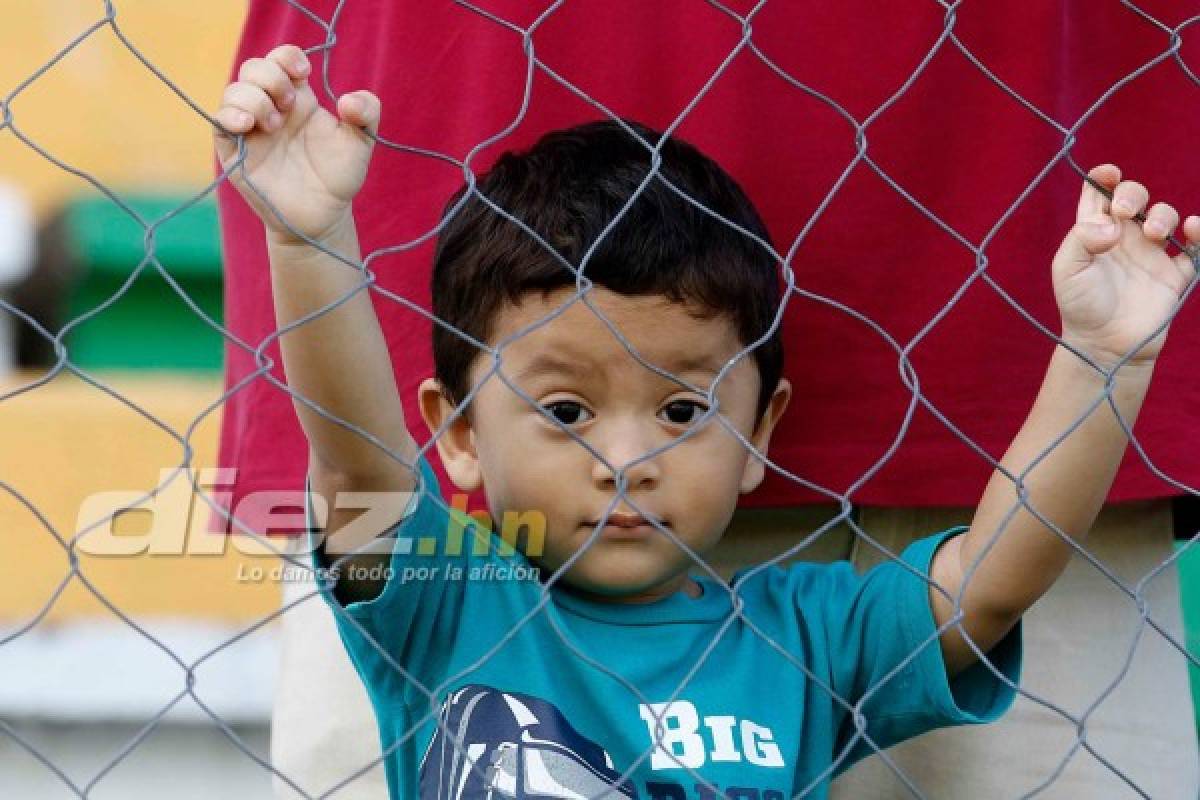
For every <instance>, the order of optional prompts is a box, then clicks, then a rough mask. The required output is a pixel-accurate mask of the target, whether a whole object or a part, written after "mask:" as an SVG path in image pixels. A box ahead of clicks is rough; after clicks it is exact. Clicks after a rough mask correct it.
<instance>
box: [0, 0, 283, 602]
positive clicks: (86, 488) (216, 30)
mask: <svg viewBox="0 0 1200 800" xmlns="http://www.w3.org/2000/svg"><path fill="white" fill-rule="evenodd" d="M245 3H246V0H206V2H194V1H193V0H114V5H115V7H116V9H117V18H116V19H117V23H118V25H119V26H120V28H121V30H122V31H123V33H124V34H125V35H126V37H127V38H128V39H129V40H130V41H131V42H132V43H133V44H134V45H135V46H137V47H138V48H139V49H140V50H141V51H142V52H143V53H144V55H145V56H146V57H147V58H148V59H149V60H150V61H151V62H152V63H154V64H155V65H156V66H157V67H159V68H160V69H161V70H162V71H163V72H164V73H165V74H166V75H168V76H169V77H170V78H171V79H172V80H173V81H174V82H175V83H176V84H177V85H178V86H179V88H180V89H182V90H183V91H184V92H185V93H186V94H187V95H189V96H190V97H191V98H192V99H193V100H194V101H195V102H196V103H197V104H198V105H200V106H201V107H202V108H204V109H206V110H208V111H210V112H211V111H212V110H213V109H214V108H215V106H216V103H217V101H218V100H219V98H220V94H221V90H222V87H223V86H224V83H225V80H226V76H227V74H228V70H229V65H230V63H231V60H232V57H233V52H234V48H235V46H236V43H237V35H238V30H239V26H240V24H241V19H242V16H243V14H244V12H245ZM103 14H104V4H103V2H101V0H32V1H31V0H0V97H3V96H7V95H8V94H9V93H11V92H12V91H14V90H15V89H16V88H17V86H18V85H19V84H20V83H21V82H22V81H23V80H24V79H26V78H27V77H29V76H30V75H32V74H33V73H34V72H35V71H36V70H37V69H38V68H39V67H40V66H41V65H43V64H44V63H46V62H47V61H48V60H50V59H51V58H52V57H53V56H54V54H55V53H56V52H57V51H58V50H60V49H61V48H63V47H64V46H66V45H67V44H68V43H69V42H70V41H71V39H72V38H74V37H75V36H76V35H78V34H80V33H82V32H83V31H85V30H86V29H87V28H88V26H89V25H91V24H93V23H95V22H98V21H100V20H101V19H102V18H103ZM12 111H13V120H14V124H15V125H16V127H17V128H19V129H20V130H21V131H22V132H23V133H24V134H26V135H27V136H29V137H30V138H31V139H33V140H34V141H36V142H37V143H38V144H39V145H41V146H42V147H44V148H46V149H47V150H49V151H50V152H51V153H53V154H54V155H56V156H57V157H58V158H60V159H62V160H64V161H66V162H68V163H69V164H70V165H72V166H73V167H75V168H77V169H80V170H84V171H86V172H88V173H90V174H92V175H94V176H95V177H96V178H98V179H99V180H101V181H102V182H103V183H105V184H106V185H108V186H109V187H111V188H113V189H115V190H117V191H118V192H123V191H124V192H128V191H144V190H151V191H168V192H181V191H189V190H196V189H199V188H200V187H202V186H204V185H205V184H206V183H207V182H208V181H209V180H210V179H211V174H212V155H211V153H212V137H211V129H210V128H209V126H208V124H207V123H206V122H205V121H204V119H203V118H202V117H200V116H199V115H197V114H196V112H194V111H193V110H192V109H190V108H189V107H188V106H187V105H186V104H185V103H184V102H183V101H182V100H180V99H179V98H178V97H177V96H175V95H174V94H173V93H172V92H171V91H170V90H169V89H168V88H167V87H166V86H164V85H163V84H162V83H161V82H160V81H159V80H158V79H157V78H156V77H155V76H154V75H153V74H151V73H150V72H149V71H148V70H147V69H146V67H145V66H143V65H142V64H141V63H140V62H139V61H138V60H137V59H136V58H135V57H134V56H133V55H132V54H131V53H130V52H129V51H128V50H126V49H125V48H124V46H123V45H122V44H121V43H120V41H119V40H118V38H117V36H116V35H115V34H114V32H113V31H112V29H111V28H108V27H104V28H101V29H99V30H97V31H96V32H95V33H93V34H92V35H91V36H90V37H89V38H88V39H87V40H86V41H84V42H83V43H82V44H80V45H79V46H78V47H77V48H76V49H75V50H73V51H72V52H71V53H70V54H68V55H67V56H66V57H65V58H64V59H63V60H62V61H61V62H59V63H58V64H57V65H55V66H54V67H53V68H51V70H50V71H49V72H47V73H46V74H45V75H43V76H42V77H40V78H39V79H37V81H36V82H34V83H33V84H31V85H30V86H29V87H27V88H26V89H24V90H22V91H21V92H20V93H19V94H18V96H17V97H16V98H15V99H14V100H13V101H12ZM0 180H6V181H10V182H15V183H16V184H17V185H18V186H20V187H21V188H22V189H24V190H25V192H26V193H27V194H28V195H29V196H30V197H31V199H32V201H33V202H34V205H35V208H36V209H37V211H38V212H39V214H42V213H45V212H46V211H47V210H49V209H52V208H53V207H54V206H55V205H57V204H58V203H61V202H62V201H63V199H64V198H66V197H68V196H70V195H72V194H74V193H77V192H90V191H92V190H91V188H90V187H89V186H88V185H87V183H86V182H84V181H83V180H82V179H80V178H78V177H76V176H73V175H71V174H69V173H67V172H64V171H63V170H61V169H59V168H58V167H55V166H54V165H52V164H50V163H49V162H47V161H45V160H44V159H43V158H42V157H41V156H39V155H38V154H36V153H35V152H34V151H33V150H31V149H30V148H28V147H27V146H26V145H24V144H23V143H22V142H20V141H19V140H18V139H17V138H16V136H15V135H14V134H13V132H12V131H11V130H0ZM106 377H107V378H108V379H109V380H112V381H113V382H114V384H115V385H116V386H117V387H118V388H120V389H121V390H122V391H123V392H125V393H127V394H129V396H131V397H133V398H136V399H137V400H138V402H139V403H141V404H143V405H145V406H146V407H147V408H149V409H151V410H153V411H154V412H155V413H156V414H159V415H161V416H162V418H163V419H164V421H166V422H168V423H169V424H170V425H171V426H172V427H174V428H175V429H176V430H180V431H182V430H183V429H184V428H185V427H186V426H187V424H188V423H189V422H190V421H191V420H192V419H194V418H195V416H196V415H197V414H198V413H200V411H201V410H202V409H203V408H204V406H205V405H206V404H208V403H209V402H211V401H212V400H213V399H215V398H216V397H217V395H218V394H219V393H220V381H219V379H217V378H209V379H206V380H205V379H199V380H197V379H188V378H185V377H178V376H173V375H157V376H153V375H150V376H145V375H144V376H140V377H135V376H125V377H122V376H106ZM29 378H30V376H28V375H26V376H19V377H16V378H13V379H11V380H9V381H7V382H6V381H4V380H2V379H0V391H5V390H8V389H11V388H13V386H15V385H19V384H20V383H21V382H23V381H27V380H29ZM217 425H218V416H217V414H214V415H213V416H211V417H210V418H209V419H208V420H207V421H206V422H205V423H204V424H203V425H201V426H200V427H199V429H198V430H197V432H196V433H195V435H194V437H193V442H194V445H195V449H196V456H195V461H194V465H195V466H196V467H204V466H211V465H212V464H213V463H214V461H215V455H216V441H217ZM181 459H182V454H181V449H180V447H179V446H178V444H177V443H175V442H173V441H172V440H171V439H170V438H169V437H168V436H166V435H165V434H163V433H161V432H159V431H156V430H155V429H154V428H153V427H152V426H151V425H149V424H148V423H146V422H145V421H144V420H142V419H140V418H139V417H137V416H136V415H135V414H134V413H133V412H131V411H129V410H128V409H125V408H123V407H121V406H120V405H119V404H118V403H117V402H116V401H114V400H112V399H110V398H107V397H105V396H104V395H102V394H101V393H100V392H98V391H96V390H95V389H92V388H90V387H87V386H86V385H84V384H82V383H81V382H79V381H78V380H76V379H73V378H69V377H68V378H62V379H59V380H56V381H55V382H54V383H52V384H50V385H48V386H43V387H39V388H37V389H35V390H34V391H32V392H30V393H27V394H23V395H20V396H17V397H14V398H9V399H6V400H4V401H0V481H3V482H4V483H5V484H7V485H9V486H11V487H13V488H15V489H16V490H17V491H19V492H20V493H21V494H23V495H24V496H26V497H27V498H28V499H29V500H30V501H32V502H33V503H34V504H35V505H36V507H37V508H38V509H39V510H40V511H42V512H43V513H45V514H46V515H47V516H48V517H49V520H50V523H51V524H52V525H53V526H54V527H55V528H56V529H57V530H58V531H59V532H60V534H61V535H63V536H64V537H70V536H72V535H74V533H75V525H76V523H77V521H78V520H77V516H78V513H79V508H80V504H81V503H82V502H83V500H84V499H85V498H86V497H88V496H89V495H90V494H91V493H95V492H104V491H113V490H120V489H138V490H142V491H145V490H148V489H150V488H152V487H153V486H155V485H156V484H157V482H158V480H159V474H160V470H161V469H163V468H169V467H173V466H175V465H177V464H179V463H180V461H181ZM200 515H201V516H203V512H200ZM0 538H2V539H3V541H4V543H5V553H4V557H3V558H0V625H3V624H12V623H20V622H26V621H31V620H32V618H33V617H34V615H35V614H37V613H38V612H39V611H40V610H41V609H42V607H43V606H44V605H45V603H46V602H47V601H48V600H49V599H50V597H51V596H52V595H53V593H54V591H55V589H56V587H57V585H58V584H59V582H60V581H61V580H62V579H63V577H64V576H65V575H67V573H68V569H67V560H66V555H65V553H64V551H63V550H62V549H61V548H60V547H59V546H58V545H57V544H55V542H54V540H53V538H52V537H51V536H50V535H49V534H48V533H47V532H46V531H45V530H44V529H43V528H42V526H41V524H40V523H38V521H37V520H36V518H35V517H34V516H33V515H32V514H30V513H29V512H28V511H27V510H26V509H25V508H24V507H23V506H21V504H20V503H19V502H18V501H17V500H16V499H15V498H13V497H12V496H11V495H10V494H8V493H7V492H5V491H0ZM209 538H210V539H216V538H217V537H215V536H211V535H210V536H209ZM248 560H249V562H252V563H255V564H257V565H262V564H263V563H264V561H265V560H264V559H262V558H253V557H247V556H244V555H242V554H241V553H239V552H238V551H237V550H236V549H233V548H230V549H229V550H228V552H227V553H226V554H225V555H223V556H212V555H209V556H186V557H184V556H176V557H170V556H149V555H147V556H139V557H124V558H115V557H98V556H92V555H86V554H85V555H84V556H83V557H82V561H81V568H82V571H83V574H84V575H85V576H87V577H88V578H89V579H90V580H91V581H92V582H93V583H94V585H95V586H96V588H97V589H99V590H100V591H101V592H102V593H103V594H104V596H105V597H106V598H108V599H110V600H111V601H112V602H113V603H114V604H116V605H117V606H118V607H119V608H121V609H122V610H123V611H126V612H128V613H131V614H133V615H135V616H138V617H140V616H143V615H164V614H169V615H180V616H189V617H193V618H195V617H200V618H206V619H225V620H230V621H232V620H239V621H247V620H251V619H255V618H257V617H259V616H261V615H263V614H266V613H269V612H270V611H272V610H274V609H275V608H277V607H278V586H277V585H275V584H271V583H265V582H264V583H247V582H244V581H242V582H239V581H238V580H237V572H238V567H239V565H240V564H243V563H246V562H247V561H248ZM81 616H100V617H107V618H109V619H112V616H111V614H110V612H109V611H107V610H106V609H105V608H104V606H103V605H102V603H100V601H98V600H97V599H96V598H95V597H93V596H92V595H91V594H90V593H89V592H88V591H87V590H86V589H85V588H84V586H83V584H82V583H81V582H80V581H79V580H78V579H73V580H72V581H71V582H70V584H69V586H68V587H67V589H66V590H65V592H64V593H63V594H62V596H61V597H60V598H59V599H58V601H57V602H56V604H55V605H54V607H53V609H52V610H51V611H50V614H49V620H50V621H54V620H59V619H64V618H70V617H75V618H77V617H81Z"/></svg>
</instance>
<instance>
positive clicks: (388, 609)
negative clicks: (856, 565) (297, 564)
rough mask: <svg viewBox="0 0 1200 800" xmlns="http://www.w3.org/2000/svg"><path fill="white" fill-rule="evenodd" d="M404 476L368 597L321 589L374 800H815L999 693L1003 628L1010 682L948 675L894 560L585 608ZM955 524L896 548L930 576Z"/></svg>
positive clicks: (1016, 652)
mask: <svg viewBox="0 0 1200 800" xmlns="http://www.w3.org/2000/svg"><path fill="white" fill-rule="evenodd" d="M420 471H421V475H422V481H421V484H422V486H423V487H425V488H424V490H423V491H422V493H421V495H420V496H419V499H418V501H417V502H416V505H415V508H413V509H411V510H410V512H409V514H408V516H406V518H405V519H404V520H403V522H401V523H400V524H399V525H398V526H397V527H396V528H395V529H394V530H393V531H392V532H390V533H389V534H388V535H389V536H394V537H395V539H394V541H392V542H391V544H390V547H391V550H392V555H391V573H390V575H389V576H388V580H387V583H386V586H385V588H384V590H383V591H382V592H381V593H380V595H379V596H378V597H376V598H375V599H374V600H371V601H369V602H361V603H351V604H349V605H348V606H345V607H344V608H342V607H341V606H340V605H339V604H338V602H337V601H336V600H335V598H334V597H333V595H332V593H331V592H330V591H328V587H327V586H324V587H323V589H322V592H321V593H322V596H324V597H325V599H326V601H327V602H328V603H329V604H330V605H331V607H332V608H333V611H334V618H335V619H336V620H337V627H338V631H339V634H340V635H341V638H342V641H343V642H344V643H345V646H346V648H347V650H348V652H349V655H350V659H351V661H352V662H353V663H354V666H355V667H356V669H357V670H358V673H359V675H360V676H361V677H362V680H363V682H364V683H365V685H366V689H367V694H368V696H369V697H370V700H371V703H372V705H373V706H374V710H375V715H376V718H377V720H378V723H379V729H380V735H381V743H382V745H383V749H384V754H385V759H384V766H385V771H386V775H387V781H388V787H389V789H390V794H391V796H392V797H393V798H421V800H435V799H436V800H442V798H449V799H451V800H471V799H473V798H481V799H482V798H491V800H499V798H502V797H512V798H573V799H575V800H580V799H581V798H591V797H597V796H604V797H611V798H617V799H618V800H619V798H621V797H625V798H640V799H641V800H720V799H721V798H727V800H790V798H793V797H796V796H798V795H799V796H803V797H811V798H824V797H826V793H827V790H828V784H829V781H830V779H831V778H832V777H834V776H835V775H837V774H839V773H840V772H842V771H844V770H845V769H846V768H847V767H849V766H850V765H851V764H853V763H854V762H855V761H857V760H858V759H861V758H863V757H864V756H866V755H869V754H870V753H872V752H874V750H875V749H876V748H885V747H888V746H890V745H893V744H896V743H897V742H900V741H902V740H904V739H908V738H910V737H913V736H916V735H918V734H920V733H923V732H925V731H928V730H930V729H933V728H937V727H942V726H947V725H958V724H967V723H981V722H990V721H992V720H995V719H996V718H998V717H999V716H1000V715H1001V714H1003V713H1004V712H1005V711H1006V710H1007V709H1008V708H1009V706H1010V705H1011V704H1012V702H1013V698H1014V696H1015V691H1014V689H1013V686H1010V685H1009V683H1011V684H1013V685H1016V684H1017V683H1018V682H1019V677H1020V671H1021V625H1020V623H1018V625H1017V626H1016V627H1014V629H1013V630H1012V631H1011V632H1010V633H1009V634H1008V635H1007V636H1006V637H1005V638H1004V639H1003V640H1002V641H1001V642H1000V643H999V644H997V645H996V646H995V647H994V648H993V649H992V650H991V652H990V653H989V654H988V658H989V660H990V661H991V663H992V664H993V665H994V667H995V669H996V670H997V671H998V672H999V673H1000V674H1002V675H1004V677H1005V679H1006V680H1007V683H1006V681H1005V680H1001V679H1000V678H999V677H997V675H996V674H995V673H994V672H993V671H992V670H991V669H989V667H988V666H987V665H985V664H983V663H977V664H975V665H973V666H972V667H970V668H969V669H967V670H965V671H964V672H962V673H960V674H959V675H958V676H957V677H956V678H955V679H954V680H953V681H949V682H948V681H947V679H946V671H945V666H944V664H943V661H942V655H941V650H940V648H939V646H938V641H937V637H936V635H935V630H936V628H935V625H934V620H933V613H932V610H931V608H930V604H929V589H928V584H927V583H926V582H925V581H924V580H923V579H922V578H920V577H918V576H917V575H915V574H913V573H912V572H910V571H908V570H907V569H905V568H904V567H903V566H901V565H900V564H898V563H897V562H894V561H892V562H888V563H884V564H880V565H878V566H876V567H875V568H873V569H871V570H870V571H868V572H867V573H866V574H864V575H858V574H857V573H855V571H854V570H853V568H852V566H851V564H850V563H849V562H846V561H843V562H838V563H834V564H810V563H799V564H795V565H792V566H789V567H787V568H780V567H770V568H766V569H748V570H743V571H742V572H739V573H738V575H737V576H736V577H735V579H734V580H733V581H732V582H731V584H729V585H727V584H724V583H722V582H720V581H717V580H715V579H713V578H711V577H709V576H706V575H697V576H696V580H697V581H698V582H699V584H700V586H701V587H702V589H703V594H702V595H701V596H700V597H698V598H692V597H689V596H687V595H685V594H683V593H676V594H675V595H672V596H670V597H667V598H665V599H663V600H660V601H657V602H652V603H644V604H634V605H631V604H611V603H598V602H594V601H591V600H587V599H584V598H582V597H580V596H579V595H577V594H573V593H571V592H570V590H569V589H564V588H561V587H559V586H552V587H551V588H550V589H546V588H545V586H544V585H543V583H542V582H541V580H539V578H538V574H537V571H536V568H535V567H534V566H533V565H532V564H531V563H530V562H529V561H528V560H526V558H525V557H524V556H523V555H522V554H521V553H520V552H519V551H517V552H511V553H505V552H504V550H505V548H504V547H503V546H502V540H501V539H500V537H498V536H493V535H481V536H479V538H478V543H477V542H476V541H475V534H474V533H473V532H472V530H471V529H470V528H468V530H467V531H466V532H465V534H464V531H463V530H462V527H461V523H455V524H452V522H451V520H452V519H454V520H461V519H463V516H462V515H461V514H455V515H454V516H453V517H452V516H451V515H449V514H448V513H447V510H446V507H445V506H444V504H442V501H441V495H440V492H439V491H438V487H437V479H436V477H435V476H434V474H433V472H432V470H431V469H430V467H429V464H428V463H427V462H426V461H425V459H423V458H422V459H421V462H420ZM456 525H457V527H456ZM962 530H963V529H962V528H955V529H951V530H948V531H945V532H942V533H939V534H937V535H934V536H930V537H928V538H924V539H921V540H918V541H916V542H914V543H912V544H911V545H910V546H909V547H907V548H906V549H905V550H904V552H903V553H902V554H901V560H902V561H903V562H904V563H905V564H907V565H908V566H910V567H912V568H913V569H914V570H916V572H918V573H920V574H921V575H926V576H927V575H928V574H929V565H930V562H931V559H932V556H933V553H934V551H935V550H936V549H937V547H938V545H939V544H940V543H941V542H942V541H944V540H945V539H946V538H948V537H950V536H953V535H955V534H957V533H961V532H962ZM484 549H486V552H485V553H480V552H479V551H480V550H484ZM322 563H323V561H322V558H321V557H320V556H319V555H318V556H317V557H316V558H315V564H316V565H318V568H319V567H320V565H321V564H322ZM548 577H549V576H548V575H542V576H541V579H542V580H544V579H546V578H548ZM319 583H322V582H321V581H319ZM855 707H858V710H859V712H860V713H861V717H860V719H861V721H862V725H863V726H864V730H863V731H862V732H859V731H858V730H857V729H856V726H855V722H854V713H853V709H854V708H855Z"/></svg>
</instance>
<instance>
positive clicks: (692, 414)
mask: <svg viewBox="0 0 1200 800" xmlns="http://www.w3.org/2000/svg"><path fill="white" fill-rule="evenodd" d="M705 411H708V406H706V405H704V404H703V403H697V402H696V401H694V400H672V401H671V402H670V403H667V404H666V405H665V406H663V410H662V411H661V412H660V413H661V414H662V415H663V416H664V417H666V419H667V421H668V422H670V423H671V424H673V425H691V424H692V423H693V422H695V421H696V420H698V419H699V418H700V417H701V416H703V415H704V412H705Z"/></svg>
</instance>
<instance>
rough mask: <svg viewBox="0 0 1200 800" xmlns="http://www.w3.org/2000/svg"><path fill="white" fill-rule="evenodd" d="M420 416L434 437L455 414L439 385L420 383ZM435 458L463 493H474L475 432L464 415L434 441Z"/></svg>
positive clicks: (476, 481) (477, 478) (427, 381)
mask: <svg viewBox="0 0 1200 800" xmlns="http://www.w3.org/2000/svg"><path fill="white" fill-rule="evenodd" d="M417 397H418V405H420V407H421V416H422V417H423V418H424V419H425V425H426V426H427V427H428V428H429V432H430V433H432V434H436V433H437V432H438V430H440V429H441V427H442V425H444V424H445V423H446V420H448V419H450V417H451V415H453V414H454V404H453V403H451V402H450V400H449V399H448V397H447V395H446V392H445V391H443V389H442V384H441V383H439V382H438V381H437V380H436V379H434V378H426V379H425V380H423V381H421V386H420V388H419V389H418V390H417ZM437 449H438V454H439V455H441V457H442V464H443V465H444V466H445V467H446V474H447V475H449V476H450V480H452V481H454V485H455V486H457V487H458V488H459V489H460V490H462V491H464V492H473V491H475V490H477V489H478V488H479V487H480V485H481V483H482V479H481V473H480V470H479V454H478V453H477V452H476V450H475V432H474V431H473V430H472V429H471V423H470V422H469V421H468V419H467V415H466V414H459V415H458V416H456V417H454V419H453V420H452V421H451V422H450V424H449V425H448V426H447V428H446V430H444V431H442V433H441V435H439V436H438V438H437Z"/></svg>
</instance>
